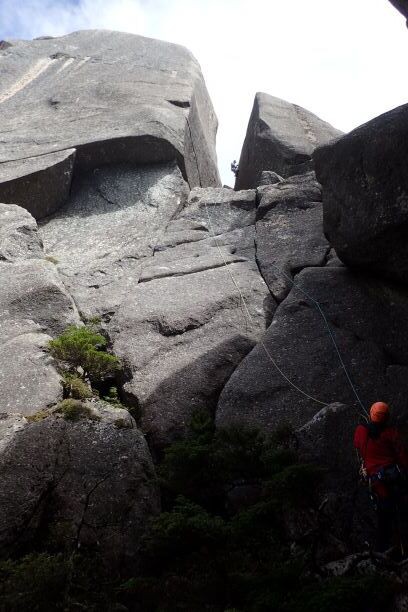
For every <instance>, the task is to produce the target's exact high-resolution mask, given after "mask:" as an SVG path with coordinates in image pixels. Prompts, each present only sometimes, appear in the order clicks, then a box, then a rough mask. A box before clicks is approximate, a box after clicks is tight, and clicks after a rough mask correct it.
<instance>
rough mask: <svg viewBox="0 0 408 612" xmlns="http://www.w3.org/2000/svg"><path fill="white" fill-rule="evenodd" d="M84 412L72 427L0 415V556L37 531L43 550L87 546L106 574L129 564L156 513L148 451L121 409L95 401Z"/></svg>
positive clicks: (52, 418)
mask: <svg viewBox="0 0 408 612" xmlns="http://www.w3.org/2000/svg"><path fill="white" fill-rule="evenodd" d="M89 410H90V414H89V418H82V419H80V420H78V421H75V422H72V421H66V420H65V419H64V418H62V417H61V416H58V415H53V414H51V415H50V416H48V417H46V418H44V419H43V420H40V421H38V422H34V423H30V422H27V421H26V419H24V418H22V417H19V416H15V415H13V416H8V417H7V416H5V415H4V414H2V415H1V416H0V432H1V433H0V436H1V445H0V480H1V487H0V506H1V508H2V512H1V513H0V549H1V551H2V553H3V554H4V553H6V554H12V553H15V552H19V551H20V550H21V549H23V548H24V546H27V545H29V544H30V543H31V542H32V540H33V539H34V538H35V536H36V533H37V531H38V528H39V526H40V525H41V530H42V531H41V533H42V538H43V543H44V541H47V538H49V539H50V540H52V541H53V542H54V545H55V544H57V545H58V546H60V547H61V548H64V547H66V546H67V545H68V546H71V547H72V546H73V547H74V549H77V548H78V547H82V546H84V547H87V546H88V547H89V546H90V547H94V548H96V549H97V550H98V551H99V552H100V553H101V556H102V558H103V559H104V562H105V563H106V564H107V565H110V566H112V567H119V566H123V564H127V563H130V564H131V563H132V562H134V560H135V558H137V553H138V549H139V544H140V537H141V535H142V534H143V533H144V532H145V530H146V525H147V521H148V518H149V517H150V516H152V515H154V514H155V513H157V512H158V510H159V507H160V506H159V504H160V501H159V495H158V490H157V487H156V484H155V483H154V476H155V475H154V468H153V464H152V461H151V457H150V453H149V449H148V447H147V444H146V441H145V439H144V437H143V435H142V433H141V432H140V431H139V430H138V429H137V427H136V425H135V423H134V421H133V419H132V418H131V417H130V415H129V413H128V412H127V411H126V410H119V409H118V408H113V407H111V406H109V405H106V404H104V403H102V402H97V403H89ZM107 449H108V450H109V452H107Z"/></svg>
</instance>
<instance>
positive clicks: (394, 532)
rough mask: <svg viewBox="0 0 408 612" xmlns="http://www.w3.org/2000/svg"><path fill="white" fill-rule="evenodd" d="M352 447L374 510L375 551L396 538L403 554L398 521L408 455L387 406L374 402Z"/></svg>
mask: <svg viewBox="0 0 408 612" xmlns="http://www.w3.org/2000/svg"><path fill="white" fill-rule="evenodd" d="M354 446H355V448H356V449H357V451H358V453H359V456H360V458H361V461H362V464H361V473H362V476H363V477H364V479H365V480H366V481H367V482H368V486H369V490H370V495H371V498H372V500H373V502H374V504H375V508H376V511H377V520H378V525H377V543H376V550H377V551H378V552H385V551H387V550H388V549H390V547H391V546H392V545H393V540H394V537H395V538H396V539H398V545H399V547H400V549H401V554H402V555H404V544H403V542H402V534H401V523H400V521H401V511H402V506H403V504H404V503H405V499H404V497H405V496H406V493H407V480H406V478H407V473H408V455H407V451H406V449H405V447H404V443H403V441H402V439H401V436H400V434H399V431H398V429H397V428H396V427H393V426H391V425H390V409H389V406H388V404H386V403H384V402H375V403H374V404H373V405H372V406H371V409H370V419H369V422H368V423H367V424H364V425H358V427H357V428H356V431H355V433H354Z"/></svg>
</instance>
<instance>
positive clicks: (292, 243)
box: [256, 172, 330, 302]
mask: <svg viewBox="0 0 408 612" xmlns="http://www.w3.org/2000/svg"><path fill="white" fill-rule="evenodd" d="M258 197H259V198H260V202H259V205H258V208H257V223H256V247H257V250H256V254H257V261H258V264H259V269H260V271H261V273H262V276H263V278H264V280H265V282H266V283H267V285H268V287H269V289H270V291H271V293H272V295H273V296H274V298H275V299H276V300H277V301H278V302H281V301H282V300H283V299H284V298H285V297H286V296H287V294H288V293H289V291H290V289H291V288H292V284H293V278H294V275H295V274H297V273H298V272H300V271H301V270H302V269H303V268H306V267H313V266H322V265H324V263H325V261H326V257H327V255H328V252H329V250H330V246H329V244H328V242H327V240H326V239H325V237H324V235H323V231H322V230H323V221H322V215H323V211H322V202H321V190H320V186H319V184H318V183H317V182H316V178H315V176H314V172H308V173H306V174H301V175H297V176H293V177H290V178H288V179H285V180H284V181H282V182H280V183H277V184H275V185H271V186H269V187H261V188H259V189H258Z"/></svg>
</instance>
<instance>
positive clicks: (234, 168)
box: [231, 159, 238, 177]
mask: <svg viewBox="0 0 408 612" xmlns="http://www.w3.org/2000/svg"><path fill="white" fill-rule="evenodd" d="M231 172H232V174H233V175H234V176H235V177H237V176H238V164H237V160H236V159H234V161H233V162H231Z"/></svg>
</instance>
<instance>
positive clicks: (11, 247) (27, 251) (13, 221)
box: [0, 204, 43, 262]
mask: <svg viewBox="0 0 408 612" xmlns="http://www.w3.org/2000/svg"><path fill="white" fill-rule="evenodd" d="M42 256H43V252H42V244H41V240H40V238H39V236H38V228H37V224H36V222H35V220H34V219H33V217H32V216H31V215H30V213H28V212H27V211H26V210H25V209H24V208H20V207H19V206H12V205H8V204H0V261H8V262H12V261H15V260H19V259H31V258H34V257H42Z"/></svg>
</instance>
